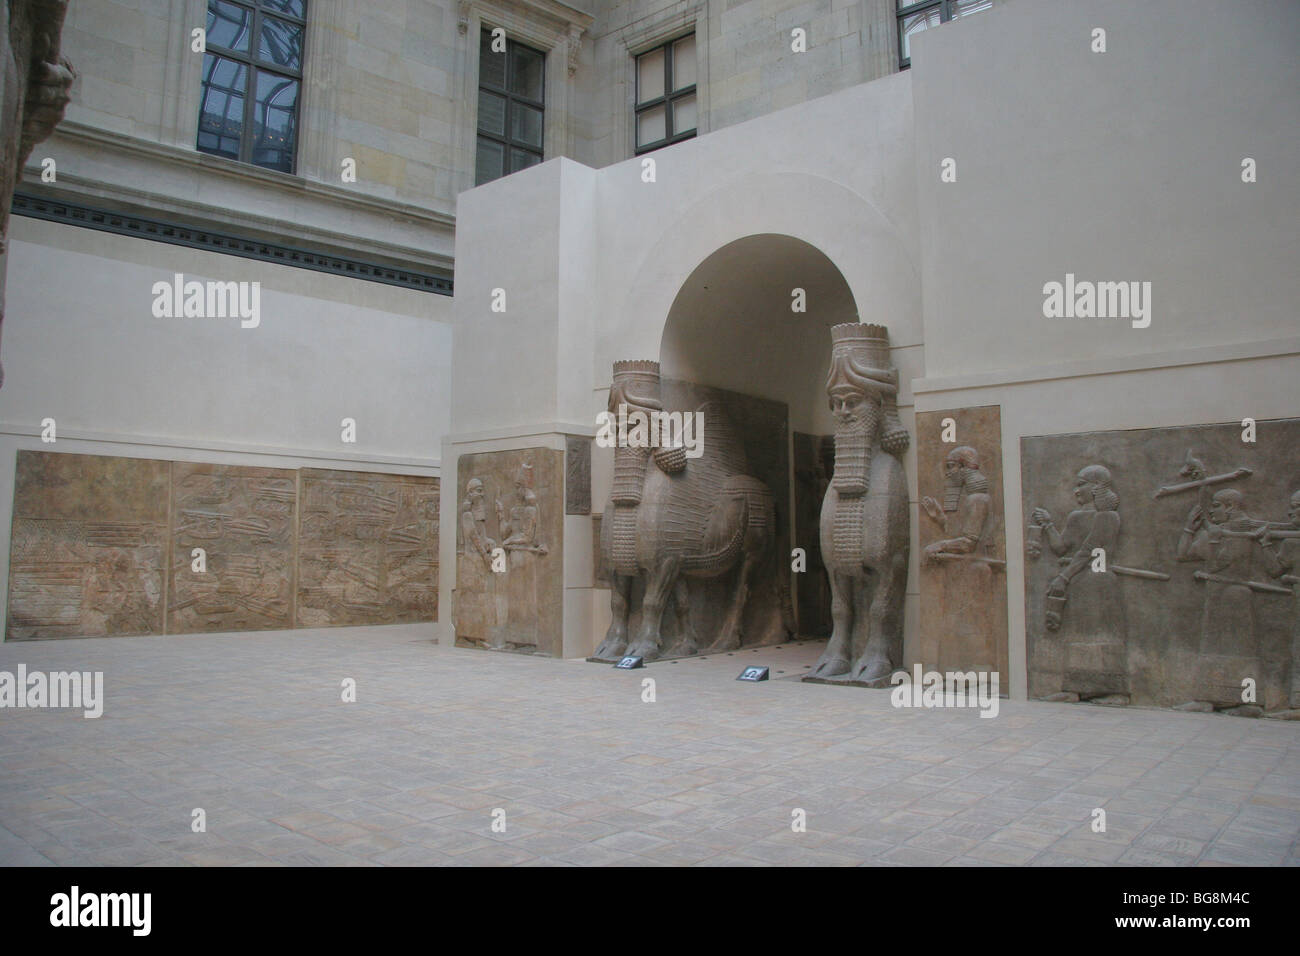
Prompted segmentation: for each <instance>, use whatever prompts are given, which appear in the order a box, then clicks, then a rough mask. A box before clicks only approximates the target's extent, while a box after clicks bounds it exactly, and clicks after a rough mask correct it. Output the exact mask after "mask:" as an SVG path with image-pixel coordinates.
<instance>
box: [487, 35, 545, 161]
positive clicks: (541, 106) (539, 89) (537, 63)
mask: <svg viewBox="0 0 1300 956" xmlns="http://www.w3.org/2000/svg"><path fill="white" fill-rule="evenodd" d="M492 46H493V42H492V33H491V31H490V30H488V29H486V28H484V30H483V32H482V33H481V34H480V36H479V50H478V62H479V69H478V77H479V79H478V153H477V156H476V158H475V163H474V183H475V185H478V186H481V185H483V183H489V182H491V181H492V180H494V179H500V178H501V177H502V176H508V175H509V174H510V173H517V172H519V170H521V169H527V168H528V167H529V166H536V165H537V164H538V163H540V162H541V161H542V155H543V153H542V142H543V137H544V133H545V122H544V121H545V118H546V104H545V100H546V95H545V94H546V54H545V53H543V52H541V51H540V50H534V49H533V48H532V47H528V46H524V45H523V44H522V43H516V42H515V41H514V40H511V39H509V38H503V41H498V42H497V44H496V46H497V49H496V50H493V49H492Z"/></svg>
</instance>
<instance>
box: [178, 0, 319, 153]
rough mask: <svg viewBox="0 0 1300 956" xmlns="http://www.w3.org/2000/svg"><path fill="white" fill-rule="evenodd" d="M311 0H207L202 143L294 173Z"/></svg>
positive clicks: (207, 147) (200, 147) (204, 148)
mask: <svg viewBox="0 0 1300 956" xmlns="http://www.w3.org/2000/svg"><path fill="white" fill-rule="evenodd" d="M306 33H307V0H208V24H207V51H206V52H205V53H204V54H203V92H202V96H201V98H200V101H199V102H200V105H199V138H198V143H197V144H196V147H197V149H198V150H199V151H200V152H204V153H213V154H215V155H217V156H227V157H229V158H230V159H236V160H239V161H240V162H244V163H252V164H253V165H255V166H265V167H266V168H267V169H278V170H280V171H281V172H286V173H292V172H293V170H294V156H295V153H296V146H297V139H298V100H299V94H300V92H301V88H302V51H303V40H304V38H305V37H306Z"/></svg>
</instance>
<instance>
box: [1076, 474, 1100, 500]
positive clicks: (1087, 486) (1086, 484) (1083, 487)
mask: <svg viewBox="0 0 1300 956" xmlns="http://www.w3.org/2000/svg"><path fill="white" fill-rule="evenodd" d="M1096 493H1097V484H1096V482H1093V481H1089V480H1088V479H1087V478H1086V477H1084V475H1083V474H1082V473H1080V474H1079V476H1078V477H1077V478H1075V479H1074V500H1075V501H1077V502H1078V503H1079V504H1080V505H1083V506H1085V507H1086V506H1088V505H1091V504H1092V503H1093V497H1094V496H1095V495H1096Z"/></svg>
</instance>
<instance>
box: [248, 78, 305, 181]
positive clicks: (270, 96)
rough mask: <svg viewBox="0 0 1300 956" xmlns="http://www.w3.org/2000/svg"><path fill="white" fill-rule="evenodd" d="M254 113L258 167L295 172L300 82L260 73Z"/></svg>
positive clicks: (254, 137)
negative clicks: (294, 147)
mask: <svg viewBox="0 0 1300 956" xmlns="http://www.w3.org/2000/svg"><path fill="white" fill-rule="evenodd" d="M254 110H255V112H254V114H253V156H252V160H253V162H254V163H256V164H257V165H258V166H266V167H268V168H270V169H279V170H282V171H284V172H286V173H291V172H293V142H294V136H295V135H296V132H297V117H298V81H297V80H295V79H291V78H290V77H287V76H276V75H275V74H274V73H262V72H260V71H259V72H258V74H257V103H256V104H255V105H254Z"/></svg>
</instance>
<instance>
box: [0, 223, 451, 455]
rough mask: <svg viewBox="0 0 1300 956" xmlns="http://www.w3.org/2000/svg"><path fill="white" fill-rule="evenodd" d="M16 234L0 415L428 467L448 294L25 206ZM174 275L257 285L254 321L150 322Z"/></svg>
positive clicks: (446, 386)
mask: <svg viewBox="0 0 1300 956" xmlns="http://www.w3.org/2000/svg"><path fill="white" fill-rule="evenodd" d="M11 231H12V238H11V244H10V254H9V273H8V301H7V303H6V315H5V323H4V341H3V353H2V354H3V361H4V365H5V373H6V376H5V383H4V388H3V390H0V422H3V423H6V424H8V425H18V426H21V425H38V424H39V423H40V421H41V419H43V418H45V417H52V418H54V419H55V420H56V421H57V423H58V427H59V428H60V429H61V430H65V431H66V432H67V433H72V432H99V433H112V434H114V435H117V436H122V437H127V438H139V437H143V436H150V437H156V438H161V439H167V440H171V441H174V442H176V443H180V444H197V445H205V444H211V445H220V444H222V443H234V444H239V445H243V446H258V447H263V446H264V447H265V448H266V449H267V450H269V451H274V452H277V453H283V452H285V451H294V452H304V453H322V454H325V455H328V456H336V455H339V454H341V453H342V454H357V455H363V456H366V457H368V458H370V459H374V458H376V457H380V458H382V457H389V458H398V459H409V460H412V461H414V462H419V463H422V464H430V463H434V462H436V459H437V455H438V451H437V449H438V443H439V441H440V439H441V435H442V433H443V432H444V430H445V429H446V426H447V422H448V415H449V407H450V376H449V375H448V369H449V366H450V364H451V351H450V346H451V330H450V327H449V325H448V321H449V319H450V311H451V309H450V305H451V300H450V299H449V298H448V297H446V296H438V295H431V294H428V293H419V292H413V291H410V290H406V289H401V288H397V287H393V286H387V285H382V284H379V283H373V282H361V281H357V280H354V279H346V278H343V277H340V276H334V275H330V274H325V273H318V272H312V271H308V270H304V269H293V268H287V267H285V266H280V265H275V264H273V263H267V262H259V261H255V260H251V259H243V258H236V257H233V256H224V255H219V254H214V253H211V252H207V251H203V250H196V249H188V248H184V247H181V246H172V245H167V244H163V243H157V242H149V241H146V240H142V239H133V238H129V237H123V236H115V235H111V234H109V233H104V232H96V231H92V230H88V229H82V228H79V227H74V226H66V225H61V224H54V223H47V222H42V221H39V220H34V219H28V218H25V217H14V219H13V220H12V221H11ZM178 272H179V273H182V274H184V275H185V277H186V279H187V280H188V279H197V280H199V281H206V280H215V281H249V282H253V281H257V282H260V283H261V323H260V325H259V326H258V327H256V328H247V329H245V328H241V327H240V322H239V320H238V319H218V318H190V319H185V318H174V319H172V318H155V317H154V316H153V314H152V310H151V308H152V304H153V298H154V296H153V292H152V287H153V284H154V283H155V282H157V281H171V277H172V276H173V275H174V274H175V273H178ZM344 417H350V418H354V419H356V422H357V441H356V443H355V444H354V445H346V444H344V443H342V442H341V429H340V426H339V422H340V420H341V419H342V418H344Z"/></svg>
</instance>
